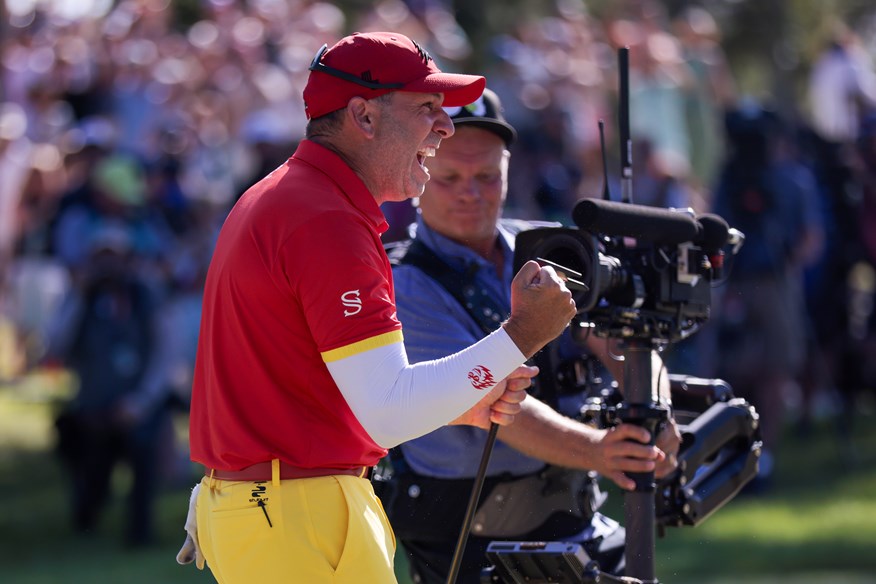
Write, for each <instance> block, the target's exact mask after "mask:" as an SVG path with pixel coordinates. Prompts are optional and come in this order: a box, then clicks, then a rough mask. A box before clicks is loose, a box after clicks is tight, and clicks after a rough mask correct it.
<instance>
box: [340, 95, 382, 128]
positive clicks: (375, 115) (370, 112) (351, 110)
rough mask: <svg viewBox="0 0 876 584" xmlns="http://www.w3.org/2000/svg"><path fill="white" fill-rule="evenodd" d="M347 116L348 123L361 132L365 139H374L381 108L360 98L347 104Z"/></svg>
mask: <svg viewBox="0 0 876 584" xmlns="http://www.w3.org/2000/svg"><path fill="white" fill-rule="evenodd" d="M346 116H347V121H349V122H350V124H351V125H352V126H353V127H354V128H356V129H357V130H359V132H361V134H362V136H363V137H365V138H373V137H374V134H375V132H376V127H377V121H378V119H379V117H380V115H379V108H378V107H377V104H376V103H375V102H374V101H371V100H367V99H365V98H364V97H358V96H356V97H353V98H351V99H350V101H349V103H347V109H346Z"/></svg>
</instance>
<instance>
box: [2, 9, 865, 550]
mask: <svg viewBox="0 0 876 584" xmlns="http://www.w3.org/2000/svg"><path fill="white" fill-rule="evenodd" d="M183 5H184V6H185V7H187V10H182V9H181V8H180V6H183ZM622 5H623V6H624V9H623V10H617V11H616V13H615V14H612V15H610V16H608V17H602V18H599V19H597V18H595V17H594V16H593V15H591V14H590V13H589V12H588V10H587V7H586V4H585V3H583V2H575V1H569V0H566V1H557V2H555V3H554V4H553V5H552V8H551V10H550V14H549V15H548V16H542V17H538V18H525V19H521V21H520V22H519V24H517V25H516V26H515V27H514V28H513V29H512V30H508V31H505V32H504V33H502V34H498V35H496V36H495V37H493V38H491V39H489V40H488V43H487V49H486V54H484V55H473V54H472V52H473V51H474V50H475V45H474V43H473V40H472V38H471V36H470V35H469V34H467V33H466V31H465V30H464V29H463V28H462V26H461V25H460V23H459V22H458V21H457V19H456V17H455V16H454V12H453V10H452V8H451V7H450V5H449V3H448V2H443V1H441V0H409V1H407V2H403V1H402V0H383V1H381V2H377V3H374V4H371V5H369V6H368V7H367V8H360V9H358V10H357V11H356V12H355V14H350V13H345V12H343V11H342V10H341V9H339V8H338V7H337V6H335V5H333V4H330V3H326V2H318V1H310V0H203V1H200V2H191V3H172V2H171V0H120V1H118V2H114V3H110V2H85V1H83V2H76V3H71V2H58V3H52V2H40V3H36V2H26V1H21V2H6V4H5V8H4V10H5V13H3V15H2V16H3V21H4V25H3V34H2V36H0V42H2V46H0V61H2V62H0V88H2V89H0V381H2V380H4V379H7V380H8V379H12V378H14V377H15V376H17V375H20V374H22V373H24V372H25V371H26V370H28V369H29V368H31V367H35V366H38V365H51V364H58V365H62V366H64V367H68V368H70V369H71V370H73V371H74V372H75V373H76V374H77V377H78V379H79V381H80V383H79V387H80V390H79V397H77V399H76V400H75V409H76V410H77V411H78V412H79V413H80V414H82V415H81V416H79V418H77V420H78V421H77V422H76V423H73V424H72V426H74V428H73V429H71V423H70V422H69V420H67V424H68V425H67V426H66V427H65V426H64V423H63V421H62V424H61V426H60V427H59V429H62V430H68V431H71V432H74V433H75V432H78V434H76V435H78V436H82V435H86V434H87V435H91V434H88V432H90V431H91V430H89V429H88V428H85V429H83V428H82V427H79V426H81V425H82V424H83V423H84V422H82V420H83V419H84V420H91V419H94V420H98V421H99V423H106V422H107V420H113V421H114V424H115V426H114V427H115V428H116V429H118V428H121V429H122V432H123V434H124V433H125V432H127V434H131V433H134V432H139V433H140V434H138V436H139V438H137V439H136V440H132V443H134V444H139V445H141V446H142V444H143V443H144V440H143V438H142V437H143V436H146V437H147V440H146V442H147V443H152V444H160V443H161V440H159V439H157V438H156V437H157V436H164V435H166V432H167V430H166V427H167V419H166V412H168V411H173V408H174V407H177V408H179V409H180V410H184V409H185V407H186V406H187V402H188V390H189V383H190V379H191V370H192V364H193V360H194V352H195V343H196V339H197V334H198V330H197V328H198V322H199V317H200V292H201V284H202V282H203V278H204V275H205V272H206V268H207V265H208V262H209V259H210V254H211V250H212V244H213V241H214V237H215V235H216V233H217V230H218V228H219V226H220V225H221V223H222V221H223V219H224V217H225V215H226V214H227V212H228V211H229V209H230V208H231V206H232V205H233V204H234V203H235V201H236V200H237V198H238V197H239V196H240V195H241V194H242V193H243V191H244V190H245V189H246V188H247V187H248V186H249V185H251V184H252V183H253V182H254V181H255V180H257V179H258V178H260V177H261V176H263V175H265V174H267V173H268V172H270V171H271V170H272V169H273V168H275V167H276V166H277V165H279V164H281V163H282V162H283V161H284V160H285V159H286V158H287V157H288V156H289V155H291V153H292V152H293V151H294V148H295V145H296V144H297V142H298V141H299V140H301V139H302V138H303V133H304V126H305V122H306V119H305V115H304V109H303V102H302V99H301V93H302V89H303V86H304V83H305V81H306V78H307V74H308V65H309V64H310V61H311V59H312V58H313V55H314V54H315V53H316V51H317V49H319V47H320V46H322V44H323V43H327V44H329V45H331V44H333V43H334V42H335V41H336V40H338V39H339V38H341V37H342V36H344V35H345V34H347V33H349V32H352V31H356V30H394V31H399V32H402V33H404V34H407V35H408V36H410V37H411V38H414V39H417V40H418V41H419V42H422V43H423V44H424V46H426V47H427V48H428V50H429V52H430V53H431V54H432V55H433V56H434V57H435V58H436V60H437V61H438V62H439V64H440V65H441V67H442V68H443V69H445V70H459V69H462V68H464V67H465V66H466V64H467V63H470V62H473V57H478V58H477V60H476V61H477V62H479V63H484V66H483V69H482V70H479V71H465V72H471V73H475V72H477V73H483V74H485V75H486V76H487V81H488V86H490V87H491V88H492V89H493V90H495V91H496V92H497V93H498V94H499V95H500V96H501V98H502V101H503V102H504V104H505V107H506V112H505V113H506V117H507V118H508V120H509V121H510V122H511V123H512V124H513V125H514V126H515V127H516V128H517V130H518V133H519V135H520V140H519V142H518V143H516V144H515V145H514V147H513V150H512V154H513V163H512V165H511V181H510V182H511V184H510V189H509V202H508V205H507V211H506V214H508V215H512V216H517V217H523V218H529V219H550V220H556V221H561V222H564V223H567V224H568V223H569V222H570V213H571V210H572V208H573V206H574V204H575V202H576V201H577V200H579V199H580V198H581V197H585V196H593V197H598V196H601V193H602V190H603V183H604V182H606V177H605V176H604V173H603V166H604V165H605V166H606V167H607V168H608V177H607V183H608V185H609V187H611V191H612V192H613V193H614V197H615V198H616V199H617V198H618V196H619V187H618V185H619V179H618V177H617V170H616V169H617V167H618V165H617V163H616V161H617V158H618V156H617V131H616V129H615V128H616V125H615V120H616V114H615V111H616V108H617V101H618V100H617V87H618V79H617V57H616V50H617V48H618V47H621V46H627V47H629V48H630V67H631V69H630V121H631V128H630V130H631V134H632V136H633V139H634V140H633V163H634V173H633V176H634V179H633V182H634V187H633V189H634V190H633V192H634V201H633V202H635V203H638V204H646V205H655V206H660V207H675V208H687V207H689V208H692V209H693V210H694V212H696V213H703V212H709V211H716V212H718V213H719V214H721V215H722V216H724V217H725V218H726V219H728V221H729V222H730V224H731V225H733V226H734V227H737V228H738V229H740V230H741V231H743V232H745V234H746V243H745V245H744V246H743V247H742V250H741V251H740V254H739V255H738V257H737V258H736V260H735V265H734V266H733V267H734V269H733V271H732V272H731V276H730V279H729V281H728V285H727V286H725V287H721V288H717V289H716V294H715V296H716V297H715V299H714V306H713V314H714V318H713V320H712V322H710V323H709V325H707V330H704V331H703V333H704V334H702V335H701V338H697V339H694V341H693V342H690V343H687V342H686V343H685V345H684V346H681V347H678V348H677V349H675V350H673V351H672V352H671V353H670V355H669V357H670V358H671V363H672V364H673V365H674V366H675V367H676V370H677V372H679V373H691V374H698V375H703V376H721V377H723V378H725V379H727V380H729V381H730V382H731V384H732V385H733V387H734V389H736V390H737V392H738V393H740V394H742V395H743V396H745V397H748V398H749V399H750V400H751V401H753V403H754V404H755V405H756V406H757V407H758V410H759V411H760V412H761V414H762V416H763V417H764V422H765V433H766V434H767V436H768V438H767V440H768V445H769V446H773V445H774V444H775V443H776V442H778V433H779V432H778V428H779V426H780V423H781V421H782V420H783V417H784V416H785V415H786V410H787V407H788V405H789V404H791V403H794V402H795V400H796V401H797V402H800V403H802V406H801V411H802V412H803V420H804V422H805V419H806V415H807V414H809V413H811V412H812V411H813V410H814V407H815V405H817V403H818V402H817V398H818V396H819V395H820V393H819V392H824V391H827V392H828V394H830V395H834V396H836V397H837V398H838V399H837V402H836V403H837V404H838V406H837V407H843V405H845V407H854V401H853V400H850V399H845V400H844V396H845V397H848V396H850V395H853V393H852V390H858V389H861V388H865V387H868V388H873V387H874V386H876V365H874V363H876V360H873V359H870V358H869V357H868V356H871V355H874V354H876V335H874V317H873V299H874V289H876V271H874V265H876V74H874V65H873V61H874V55H873V54H872V47H870V52H868V49H867V47H866V46H865V45H863V44H862V43H861V42H860V38H859V36H858V35H856V34H855V31H854V29H853V27H851V26H845V25H843V24H842V23H841V22H837V23H835V24H834V26H833V27H832V30H831V34H830V35H829V37H827V38H826V39H825V42H824V43H823V50H822V52H821V53H820V54H819V56H818V57H817V59H816V60H815V61H814V63H813V64H812V67H811V71H810V72H809V73H808V74H809V76H810V79H811V84H810V86H809V88H808V90H807V100H806V102H805V103H800V104H794V105H793V106H788V105H787V104H785V105H784V106H777V105H776V104H771V103H769V102H768V101H765V100H761V101H755V100H752V99H750V98H748V97H746V96H744V95H740V93H739V91H738V89H737V84H736V82H735V81H734V78H733V74H732V73H731V70H730V67H729V65H728V63H727V58H726V56H725V55H724V52H723V49H722V35H721V29H720V26H719V23H718V22H717V21H716V19H715V17H714V16H713V15H712V14H710V13H709V12H708V11H706V10H705V9H704V8H701V7H698V6H694V5H691V6H690V7H688V8H686V9H685V10H683V11H682V12H679V13H677V14H672V15H670V14H669V12H668V11H667V10H666V9H665V8H664V6H663V4H661V3H660V2H653V1H648V0H638V1H635V2H627V3H622ZM600 120H604V121H605V126H604V132H605V133H604V137H605V141H606V143H607V144H608V150H607V160H606V161H604V160H603V154H602V153H601V147H600V144H601V136H600V124H599V122H600ZM385 212H386V215H387V217H388V220H389V222H390V225H391V230H390V232H389V233H388V234H387V236H386V237H387V239H392V238H398V237H402V236H403V234H404V229H405V226H406V224H407V223H408V222H409V221H410V220H411V219H412V217H413V214H414V212H415V211H414V208H413V207H412V206H411V205H408V204H392V205H387V206H386V207H385ZM86 390H87V395H86ZM843 390H849V391H843ZM108 412H109V413H108ZM95 423H98V422H95ZM77 424H79V426H77ZM84 424H85V425H86V426H87V423H84ZM132 429H133V430H132ZM83 433H84V434H83ZM92 433H93V432H92ZM97 434H98V435H97V436H96V437H95V436H92V437H93V438H94V439H95V440H96V441H98V443H102V444H103V445H104V446H103V448H104V450H105V451H106V452H104V454H103V455H101V457H100V460H98V461H93V460H92V461H89V462H88V464H91V465H97V467H99V468H101V469H103V470H101V471H94V472H89V473H87V474H88V475H89V476H93V475H94V474H95V473H97V474H98V475H101V474H104V475H105V474H106V472H108V471H106V468H107V467H110V468H111V466H112V463H113V461H115V460H117V459H119V458H120V457H128V458H129V459H136V460H149V458H148V457H150V456H154V455H155V453H154V452H142V451H141V450H137V448H136V447H134V448H131V449H129V450H128V451H124V452H122V451H119V448H118V445H119V443H120V441H119V439H118V435H117V434H113V433H111V432H103V434H101V433H100V432H97ZM168 440H170V441H171V442H172V439H168ZM99 449H100V447H98V446H95V447H94V448H90V449H89V450H90V451H92V452H93V451H95V450H99ZM70 456H73V457H75V456H76V455H75V453H71V454H70ZM138 456H139V457H141V458H139V459H138V458H137V457H138ZM144 456H145V457H146V458H145V459H143V458H142V457H144ZM89 468H91V467H89ZM144 472H146V471H144ZM92 487H93V486H89V485H83V486H81V490H82V491H83V493H91V496H92V498H93V495H94V492H95V489H94V488H92ZM145 489H146V491H147V492H146V494H143V493H140V494H139V496H140V497H146V498H147V499H148V497H149V496H150V495H149V493H148V491H149V490H150V489H152V487H151V486H147V487H145ZM97 491H98V492H99V489H97ZM83 496H85V495H83ZM142 501H143V499H140V503H142ZM97 505H99V503H98V502H95V501H82V502H81V513H82V516H81V517H80V518H79V520H80V522H81V527H82V528H83V529H88V526H89V525H90V522H91V521H93V515H94V514H95V513H96V511H95V509H93V507H95V506H97ZM140 506H142V504H141V505H140ZM147 527H148V526H147ZM147 531H148V530H147ZM148 535H149V534H148V533H136V534H131V537H132V538H133V539H137V538H144V539H145V538H148Z"/></svg>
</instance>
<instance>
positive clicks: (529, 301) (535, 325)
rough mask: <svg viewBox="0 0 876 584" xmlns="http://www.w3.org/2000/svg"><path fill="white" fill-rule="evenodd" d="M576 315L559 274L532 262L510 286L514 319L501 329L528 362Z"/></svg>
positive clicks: (523, 268) (572, 300)
mask: <svg viewBox="0 0 876 584" xmlns="http://www.w3.org/2000/svg"><path fill="white" fill-rule="evenodd" d="M575 312H576V307H575V300H574V299H573V298H572V293H571V292H570V291H569V289H568V288H566V284H565V283H564V282H563V280H562V279H561V278H560V277H559V276H558V275H557V273H556V271H554V269H553V268H552V267H550V266H545V267H542V266H540V265H538V263H537V262H535V261H532V260H530V261H528V262H526V263H525V264H523V267H521V268H520V271H519V272H517V275H516V276H514V280H513V281H512V282H511V316H510V317H509V318H508V320H507V321H506V322H505V323H504V324H503V325H502V326H504V327H505V331H506V332H507V333H508V335H509V336H510V337H511V340H513V341H514V344H516V345H517V348H518V349H520V352H521V353H523V354H524V355H526V357H527V358H529V357H532V356H533V355H534V354H535V353H536V352H538V350H539V349H541V348H542V347H544V346H545V345H546V344H548V343H549V342H551V341H552V340H554V339H555V338H556V337H558V336H559V335H560V333H562V332H563V330H564V329H565V328H566V327H567V326H568V325H569V322H570V321H571V320H572V317H574V316H575Z"/></svg>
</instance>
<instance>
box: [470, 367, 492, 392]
mask: <svg viewBox="0 0 876 584" xmlns="http://www.w3.org/2000/svg"><path fill="white" fill-rule="evenodd" d="M468 378H469V379H470V380H471V386H472V387H473V388H475V389H480V390H484V389H487V388H488V387H492V386H493V385H495V384H496V380H495V379H493V372H492V371H490V370H489V369H488V368H486V367H484V366H483V365H478V366H477V367H475V368H474V369H472V370H471V371H469V372H468Z"/></svg>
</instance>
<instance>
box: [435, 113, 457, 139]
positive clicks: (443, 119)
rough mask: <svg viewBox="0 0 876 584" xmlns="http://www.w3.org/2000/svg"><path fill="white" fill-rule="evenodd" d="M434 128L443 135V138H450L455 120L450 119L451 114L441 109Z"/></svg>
mask: <svg viewBox="0 0 876 584" xmlns="http://www.w3.org/2000/svg"><path fill="white" fill-rule="evenodd" d="M432 129H433V130H434V131H435V133H437V134H438V135H439V136H441V138H442V139H444V138H449V137H451V136H452V135H453V132H454V129H453V122H452V121H451V119H450V116H449V115H447V112H445V111H444V110H443V109H441V110H440V113H439V114H438V118H437V119H436V120H435V125H434V126H433V127H432Z"/></svg>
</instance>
